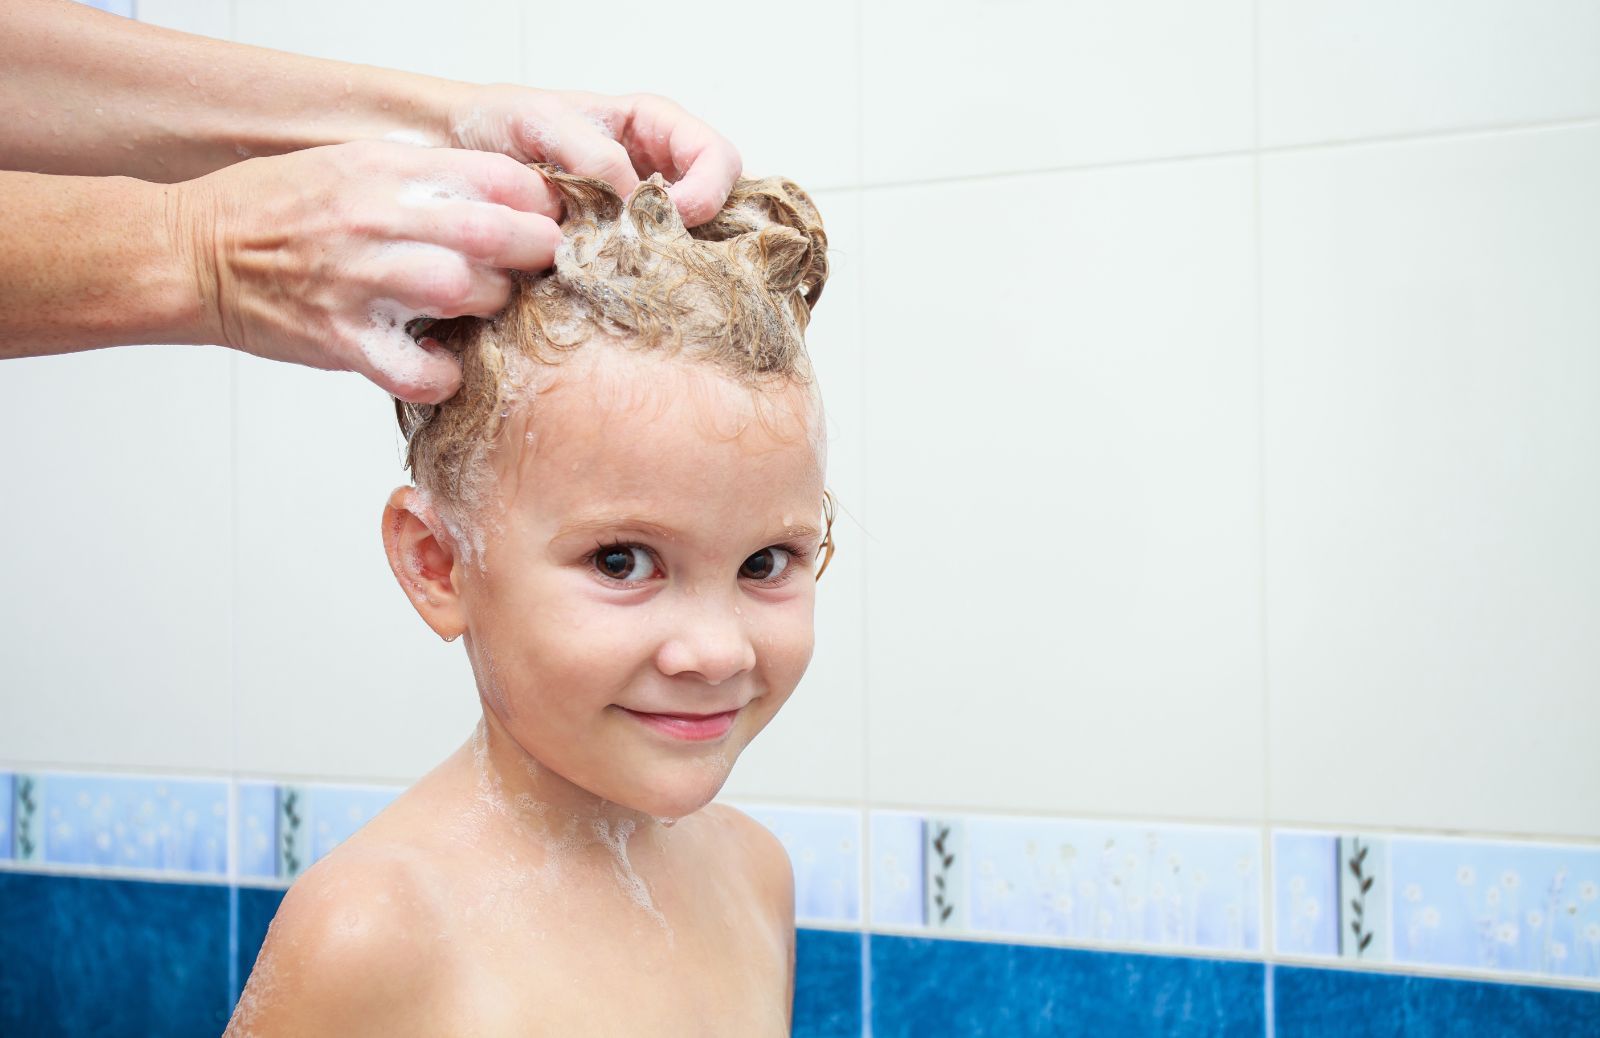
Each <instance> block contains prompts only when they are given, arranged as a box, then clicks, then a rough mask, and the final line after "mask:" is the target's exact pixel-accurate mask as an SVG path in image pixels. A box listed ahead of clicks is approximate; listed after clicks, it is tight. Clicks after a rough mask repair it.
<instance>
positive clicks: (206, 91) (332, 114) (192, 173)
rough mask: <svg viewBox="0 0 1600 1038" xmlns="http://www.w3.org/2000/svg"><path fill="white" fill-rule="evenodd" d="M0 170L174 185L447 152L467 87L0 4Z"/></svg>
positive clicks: (29, 4)
mask: <svg viewBox="0 0 1600 1038" xmlns="http://www.w3.org/2000/svg"><path fill="white" fill-rule="evenodd" d="M0 37H3V38H4V39H5V40H6V44H7V46H6V52H7V59H6V64H7V67H6V73H5V86H4V88H3V89H0V167H3V168H8V169H20V170H29V171H33V172H39V173H59V174H74V175H80V176H109V175H116V174H120V175H125V176H134V177H140V178H142V179H145V180H152V181H157V182H162V183H175V182H177V181H181V180H189V179H192V178H194V177H197V176H200V175H202V174H205V173H209V172H211V171H212V170H215V169H220V168H221V167H223V166H227V165H231V164H232V163H234V162H238V161H239V160H240V159H244V158H249V157H252V156H256V155H276V154H281V153H283V152H287V151H296V150H299V149H301V148H309V147H315V146H317V145H321V144H338V143H342V142H344V141H351V140H373V139H381V138H384V137H386V136H390V135H395V134H403V135H405V137H406V138H407V139H409V140H413V141H415V142H418V143H428V144H435V145H444V144H448V143H450V118H451V116H450V111H449V107H450V105H451V104H452V103H453V99H454V98H456V97H457V96H458V95H459V94H460V93H461V91H463V90H465V89H468V87H467V85H466V84H459V83H454V82H451V81H449V80H441V79H435V78H432V77H429V76H421V75H415V74H412V73H407V72H396V71H392V70H388V69H379V68H371V67H368V66H365V65H350V64H345V63H342V62H336V61H324V60H321V59H318V58H308V57H303V56H301V55H296V54H286V53H283V52H280V51H273V50H266V49H264V48H260V47H249V46H245V45H243V44H236V43H226V42H223V41H220V40H211V39H207V38H205V37H203V36H191V35H188V34H186V33H180V32H173V31H171V30H168V29H162V28H157V27H155V26H150V25H142V24H140V23H138V22H134V21H130V20H129V19H125V18H119V17H117V16H115V15H109V14H105V13H103V12H100V11H96V10H93V9H91V8H88V7H85V6H83V5H81V4H77V3H72V2H70V0H4V2H3V3H0Z"/></svg>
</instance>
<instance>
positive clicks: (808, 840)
mask: <svg viewBox="0 0 1600 1038" xmlns="http://www.w3.org/2000/svg"><path fill="white" fill-rule="evenodd" d="M737 806H738V808H739V809H740V810H742V811H744V812H746V813H747V814H749V815H750V817H752V818H754V819H755V820H756V821H758V822H760V823H761V824H762V825H764V826H766V827H767V828H768V829H769V830H771V831H772V834H773V835H774V836H776V837H777V838H778V841H779V842H780V843H782V844H783V848H784V850H786V851H788V852H789V864H790V866H791V867H792V868H793V869H794V905H795V917H796V918H797V919H798V920H799V921H800V922H801V923H802V924H805V923H808V922H816V923H833V924H836V925H849V924H859V923H860V922H861V819H862V816H861V812H860V811H859V810H854V809H843V808H827V807H787V806H778V805H765V804H749V803H740V804H738V805H737Z"/></svg>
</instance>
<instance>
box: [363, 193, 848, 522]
mask: <svg viewBox="0 0 1600 1038" xmlns="http://www.w3.org/2000/svg"><path fill="white" fill-rule="evenodd" d="M530 168H532V169H534V170H536V171H538V172H539V173H541V174H542V175H543V176H544V177H545V179H546V180H548V181H549V182H550V185H551V186H552V187H553V188H555V190H556V192H557V194H558V195H559V196H560V197H561V199H562V201H563V202H564V204H565V214H564V216H563V219H562V222H561V231H562V242H561V245H560V247H559V248H558V249H557V250H556V254H555V265H554V267H553V269H551V270H549V271H545V272H542V273H538V274H525V273H520V272H514V273H513V275H512V278H513V284H512V291H511V299H510V302H509V303H508V305H507V306H506V308H505V309H504V310H503V311H501V313H500V314H499V315H498V316H496V317H494V318H492V319H488V320H485V319H482V318H474V317H459V318H453V319H450V320H444V321H436V322H432V323H431V325H430V326H429V327H428V329H427V334H428V335H430V336H432V337H433V338H435V339H437V340H438V341H439V343H440V344H441V345H442V346H444V348H446V349H448V350H449V351H450V352H452V353H454V354H456V355H457V357H458V358H459V359H460V361H461V389H460V391H459V392H457V393H456V395H455V396H453V397H451V398H450V399H449V400H447V401H445V402H444V403H442V404H437V405H434V404H414V403H409V402H406V401H401V400H396V401H395V411H396V415H397V417H398V419H399V423H400V432H401V434H402V436H404V438H405V462H406V467H407V468H408V469H409V470H410V472H411V476H412V479H413V480H414V481H415V483H416V485H417V486H418V487H419V488H420V489H422V490H423V491H424V493H425V494H426V495H427V496H428V497H429V498H430V500H431V501H432V503H433V504H434V505H435V507H436V509H438V510H439V511H440V513H441V517H442V518H444V519H445V521H446V523H447V526H450V527H451V533H452V535H454V536H456V538H457V540H458V541H465V543H462V544H461V545H459V546H460V547H462V548H464V549H465V550H467V551H468V552H469V553H470V551H471V549H472V547H474V546H476V547H478V548H479V549H481V547H482V544H481V541H480V542H479V543H477V544H476V545H474V544H473V542H474V541H479V538H477V537H464V536H463V535H464V534H466V533H467V531H466V530H462V529H460V528H459V527H460V524H462V523H464V522H465V523H468V524H469V525H476V524H472V523H470V518H469V517H470V516H472V515H473V514H474V513H476V511H477V509H478V507H479V506H480V505H481V504H482V503H483V501H484V500H485V499H486V495H487V491H488V489H489V485H490V482H491V481H492V474H491V473H489V472H488V471H487V470H488V465H487V455H488V451H489V450H490V448H491V446H492V445H493V443H494V442H495V440H496V438H497V437H498V435H499V432H500V427H501V423H502V422H503V421H504V420H505V419H506V418H508V417H509V413H510V406H511V405H512V404H513V403H514V402H516V401H517V400H518V399H519V397H520V396H521V395H522V394H523V391H524V390H526V389H527V388H528V387H529V385H530V382H531V381H533V376H535V375H536V374H537V372H538V371H539V369H540V366H550V365H557V364H559V363H560V362H561V360H562V359H563V357H564V356H566V355H568V354H571V353H573V352H574V351H577V350H580V349H582V348H583V347H584V346H585V345H586V344H588V343H590V342H594V341H597V340H600V339H609V340H612V341H615V342H616V343H617V344H619V345H622V346H624V347H626V348H628V349H635V350H648V351H659V352H666V353H672V354H680V355H684V356H686V357H689V358H692V359H694V360H696V361H702V362H704V363H707V364H710V365H713V366H715V367H716V368H718V369H719V370H721V371H722V372H723V373H724V374H726V375H728V376H730V377H732V378H734V379H737V380H739V381H741V382H744V383H746V384H749V385H751V386H756V387H761V388H770V389H778V388H782V387H784V386H786V385H792V384H806V385H809V384H810V383H811V382H812V379H813V374H812V369H811V363H810V359H809V358H808V356H807V355H806V348H805V330H806V326H807V325H808V324H809V322H810V319H811V311H812V309H813V308H814V307H815V306H816V305H817V301H818V300H819V299H821V298H822V287H823V285H824V284H825V283H826V282H827V280H828V256H827V244H828V239H827V236H826V234H825V233H824V232H823V229H822V218H821V217H820V216H819V215H818V213H817V208H816V206H815V204H813V202H812V201H811V198H810V196H809V195H807V194H806V193H805V192H804V191H803V190H801V189H800V187H799V186H798V185H796V184H795V183H794V182H792V181H789V180H785V179H783V178H780V177H768V178H765V179H760V180H756V179H749V178H741V179H740V180H738V181H737V182H736V183H735V184H734V185H733V190H732V193H730V194H729V196H728V200H727V202H726V203H724V205H723V207H722V210H721V211H720V212H719V213H718V214H717V215H716V216H715V217H713V218H712V219H711V220H710V221H709V222H707V223H704V224H702V225H700V226H699V227H693V228H687V229H686V228H685V227H684V225H683V221H682V219H681V218H680V217H679V215H678V211H677V207H676V206H675V205H673V203H672V200H671V199H670V198H669V197H668V196H667V189H666V184H665V182H664V181H663V180H662V178H661V176H660V174H655V175H653V176H651V177H650V179H649V180H647V181H645V182H643V183H641V184H640V185H639V187H638V188H637V190H635V191H634V192H633V194H632V195H631V196H629V197H628V199H627V200H626V201H625V200H624V199H622V198H621V197H620V196H619V195H618V194H617V192H616V190H615V189H614V188H612V187H611V185H610V184H607V183H606V182H604V181H601V180H595V179H591V178H589V177H582V176H576V175H574V174H571V173H566V172H563V171H562V170H561V169H560V168H559V167H557V166H553V165H550V164H546V163H532V164H530Z"/></svg>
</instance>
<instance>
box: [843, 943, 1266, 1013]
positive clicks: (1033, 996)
mask: <svg viewBox="0 0 1600 1038" xmlns="http://www.w3.org/2000/svg"><path fill="white" fill-rule="evenodd" d="M871 941H872V1033H873V1035H874V1036H875V1038H891V1036H900V1035H904V1036H906V1038H924V1036H928V1035H1005V1036H1006V1038H1025V1036H1033V1035H1067V1034H1071V1035H1082V1034H1108V1035H1117V1036H1119V1038H1142V1036H1145V1035H1207V1036H1210V1035H1220V1034H1228V1035H1233V1034H1239V1035H1260V1034H1262V1033H1263V1032H1264V1030H1265V1027H1266V1024H1265V1018H1264V999H1263V987H1262V985H1263V981H1264V978H1263V967H1262V965H1261V963H1259V962H1231V961H1222V960H1216V959H1198V958H1179V957H1176V956H1163V955H1137V954H1131V953H1123V952H1101V951H1085V950H1081V949H1076V948H1047V947H1032V946H1027V945H1017V944H987V943H981V944H980V943H976V942H971V941H954V940H940V939H933V938H921V937H893V936H884V935H881V934H873V935H872V938H871Z"/></svg>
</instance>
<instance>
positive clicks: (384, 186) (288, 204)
mask: <svg viewBox="0 0 1600 1038" xmlns="http://www.w3.org/2000/svg"><path fill="white" fill-rule="evenodd" d="M179 188H180V191H181V201H180V204H179V205H178V207H177V212H178V214H179V220H180V221H181V223H182V224H183V228H182V229H183V231H184V233H185V234H186V236H187V240H188V241H189V242H191V243H192V247H193V250H194V253H195V256H196V261H197V266H198V267H199V273H200V276H199V277H198V278H197V281H198V283H199V284H200V285H201V286H202V293H203V294H204V295H205V296H206V297H207V298H206V299H205V304H206V306H207V309H208V311H209V312H210V314H211V315H212V321H213V324H214V329H215V332H216V335H215V338H216V340H217V341H218V342H220V343H221V344H223V345H227V346H231V347H233V348H235V349H239V350H242V351H244V352H247V353H252V354H255V355H257V356H261V357H269V358H272V359H276V360H286V361H291V362H294V363H299V364H306V365H310V366H312V367H319V368H330V369H337V370H348V371H356V372H360V373H361V374H363V375H365V376H366V377H368V378H369V379H371V380H372V381H373V382H375V383H376V384H378V385H379V386H381V387H382V388H383V389H385V390H386V391H388V392H389V393H392V394H393V395H395V396H397V397H400V398H401V399H404V400H408V401H412V402H417V403H439V402H442V401H444V400H446V399H448V398H449V397H450V396H451V395H453V394H454V393H455V391H456V390H457V389H458V388H459V386H460V380H461V376H460V368H459V365H458V364H457V362H456V361H455V359H454V358H453V357H452V356H451V355H449V354H448V353H446V352H444V351H442V350H437V349H430V348H427V347H426V346H424V345H420V344H418V343H417V342H416V340H414V339H413V338H412V336H411V335H410V334H409V333H408V332H407V330H406V326H407V325H408V324H409V323H410V322H411V321H412V320H413V319H415V318H417V317H454V316H460V315H463V314H476V315H479V316H485V317H487V316H490V315H492V314H494V313H495V312H496V311H498V310H499V309H500V308H501V307H503V306H504V305H505V303H506V300H507V299H508V298H509V294H510V289H511V282H510V279H509V277H508V276H507V275H506V274H505V273H504V271H503V270H502V269H501V268H503V267H513V268H519V269H524V270H540V269H544V268H545V267H548V266H549V264H550V262H551V258H552V256H553V254H554V251H555V248H556V246H557V245H558V244H559V243H560V230H559V228H558V226H557V224H556V222H555V218H556V217H558V216H559V203H558V202H557V201H556V199H555V197H554V196H553V195H552V193H551V191H550V188H549V185H548V184H546V183H545V181H544V178H543V177H540V176H539V175H538V174H537V173H536V172H534V171H533V170H530V169H528V168H527V167H526V166H524V165H523V164H521V163H519V162H517V161H516V160H514V159H511V158H508V157H506V156H504V155H493V154H486V153H473V152H461V151H452V150H449V149H437V148H418V147H416V146H414V145H406V144H395V143H383V142H374V141H365V142H355V143H350V144H340V145H333V146H330V147H322V148H311V149H307V150H305V151H299V152H293V153H290V154H288V155H279V156H273V157H270V158H260V159H252V160H249V161H246V162H242V163H239V164H237V165H234V166H230V167H226V168H224V169H221V170H218V171H217V172H215V173H212V174H208V175H207V176H204V177H201V178H199V179H197V180H194V181H189V182H187V183H185V184H182V185H179ZM429 345H431V344H429Z"/></svg>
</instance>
